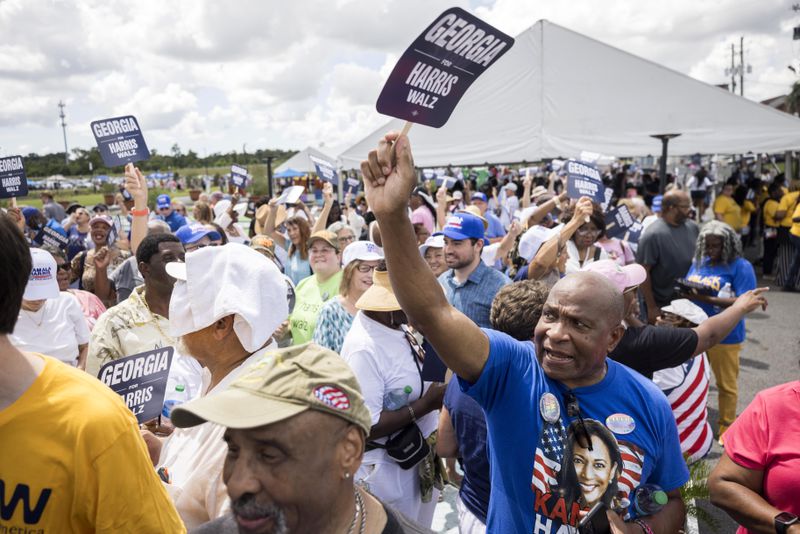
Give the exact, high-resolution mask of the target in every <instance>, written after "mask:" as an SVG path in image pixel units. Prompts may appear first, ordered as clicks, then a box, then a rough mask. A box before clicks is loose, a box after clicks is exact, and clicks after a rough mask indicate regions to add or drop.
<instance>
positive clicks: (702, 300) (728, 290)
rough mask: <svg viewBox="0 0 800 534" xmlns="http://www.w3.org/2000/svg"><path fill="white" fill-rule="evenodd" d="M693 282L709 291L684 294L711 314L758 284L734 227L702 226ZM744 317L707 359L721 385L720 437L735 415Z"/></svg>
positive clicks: (691, 272) (720, 224) (689, 276)
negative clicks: (743, 254)
mask: <svg viewBox="0 0 800 534" xmlns="http://www.w3.org/2000/svg"><path fill="white" fill-rule="evenodd" d="M686 277H687V279H688V280H689V281H691V282H696V283H699V284H701V285H703V286H705V287H706V288H708V290H709V293H711V294H710V295H707V294H704V293H703V292H700V291H697V290H693V291H692V293H691V294H686V295H683V296H684V297H685V298H688V299H691V300H692V301H694V302H695V303H697V305H698V306H700V307H701V308H703V311H705V312H706V314H707V315H708V316H709V317H711V316H714V315H716V314H718V313H719V312H720V311H722V310H723V309H725V308H727V307H728V306H731V305H732V304H733V303H734V302H735V301H736V297H738V296H739V295H741V294H743V293H745V292H747V291H750V290H751V289H755V288H756V275H755V272H754V271H753V266H752V265H751V264H750V262H749V261H747V260H746V259H744V258H743V257H742V242H741V240H740V238H739V236H738V234H737V233H736V232H735V231H734V229H733V228H731V227H730V226H728V225H727V224H725V223H724V222H720V221H709V222H708V223H706V224H705V226H703V228H702V229H701V230H700V234H699V235H698V236H697V246H696V247H695V260H694V262H693V263H692V266H691V267H690V268H689V273H688V274H687V275H686ZM744 337H745V331H744V319H742V320H741V321H740V322H739V324H738V325H736V327H735V328H734V329H733V331H732V332H731V333H730V334H728V337H726V338H725V339H723V340H722V341H720V342H719V343H718V344H717V345H715V346H713V347H711V348H710V349H708V352H707V354H708V360H709V362H710V363H711V369H712V370H713V371H714V377H715V378H716V380H717V388H718V389H719V428H718V430H719V440H720V443H722V434H724V433H725V431H726V430H727V429H728V427H729V426H730V425H731V423H733V420H734V419H735V418H736V400H737V397H738V384H737V382H738V379H739V353H740V352H741V350H742V342H743V341H744Z"/></svg>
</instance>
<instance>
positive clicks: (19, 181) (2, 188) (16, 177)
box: [0, 156, 28, 198]
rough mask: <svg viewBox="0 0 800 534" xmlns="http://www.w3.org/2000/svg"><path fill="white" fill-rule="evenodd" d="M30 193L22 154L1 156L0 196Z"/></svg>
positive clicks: (6, 196)
mask: <svg viewBox="0 0 800 534" xmlns="http://www.w3.org/2000/svg"><path fill="white" fill-rule="evenodd" d="M27 195H28V177H27V176H25V166H24V165H23V164H22V156H9V157H7V158H0V198H12V197H24V196H27Z"/></svg>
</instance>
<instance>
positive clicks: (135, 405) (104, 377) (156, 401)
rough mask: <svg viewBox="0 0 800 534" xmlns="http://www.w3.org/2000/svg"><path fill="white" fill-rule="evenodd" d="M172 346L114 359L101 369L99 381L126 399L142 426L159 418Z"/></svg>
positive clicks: (170, 362)
mask: <svg viewBox="0 0 800 534" xmlns="http://www.w3.org/2000/svg"><path fill="white" fill-rule="evenodd" d="M173 352H174V351H173V348H172V347H163V348H160V349H154V350H151V351H148V352H142V353H139V354H134V355H133V356H126V357H125V358H120V359H118V360H112V361H110V362H108V363H106V364H105V365H103V366H102V367H101V368H100V372H99V373H98V375H97V378H99V379H100V381H101V382H103V383H104V384H106V385H107V386H108V387H110V388H111V389H113V390H114V392H116V393H118V394H119V395H120V396H122V399H123V401H125V404H126V405H127V406H128V408H130V410H131V411H133V415H135V416H136V419H137V420H138V421H139V423H140V424H141V423H144V422H145V421H149V420H151V419H154V418H156V417H158V416H159V415H160V414H161V407H162V405H163V404H164V393H165V390H166V388H167V377H168V375H169V368H170V365H171V364H172V355H173Z"/></svg>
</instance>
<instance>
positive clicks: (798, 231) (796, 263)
mask: <svg viewBox="0 0 800 534" xmlns="http://www.w3.org/2000/svg"><path fill="white" fill-rule="evenodd" d="M789 242H790V243H791V244H792V247H793V248H794V257H793V258H792V266H791V267H790V268H789V276H788V277H786V283H785V284H784V286H783V290H784V291H797V275H798V273H800V204H798V205H797V206H796V207H795V208H794V213H792V228H791V229H790V230H789Z"/></svg>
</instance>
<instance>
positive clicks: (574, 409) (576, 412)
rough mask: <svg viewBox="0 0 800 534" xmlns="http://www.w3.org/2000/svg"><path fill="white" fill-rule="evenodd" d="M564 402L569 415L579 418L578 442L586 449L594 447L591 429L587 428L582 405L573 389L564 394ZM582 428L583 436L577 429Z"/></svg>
mask: <svg viewBox="0 0 800 534" xmlns="http://www.w3.org/2000/svg"><path fill="white" fill-rule="evenodd" d="M564 402H565V403H566V405H567V415H568V416H569V417H577V418H578V427H577V429H576V436H575V438H576V439H577V440H578V444H579V445H580V446H581V447H583V448H585V449H589V450H590V451H591V450H594V449H592V438H591V437H590V436H589V431H588V430H587V429H586V423H584V422H583V416H582V415H581V407H580V405H579V404H578V399H577V397H575V394H573V393H572V392H571V391H567V392H566V393H565V394H564ZM578 429H580V431H581V436H578V435H577V430H578ZM581 438H583V442H584V443H586V445H584V444H583V443H581Z"/></svg>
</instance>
